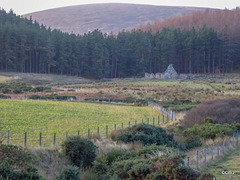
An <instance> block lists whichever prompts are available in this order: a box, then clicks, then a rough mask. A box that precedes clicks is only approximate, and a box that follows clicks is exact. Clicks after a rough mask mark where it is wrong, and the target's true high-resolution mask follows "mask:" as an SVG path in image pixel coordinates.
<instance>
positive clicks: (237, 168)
mask: <svg viewBox="0 0 240 180" xmlns="http://www.w3.org/2000/svg"><path fill="white" fill-rule="evenodd" d="M222 171H228V172H230V171H231V172H234V174H222ZM203 172H205V173H211V174H213V175H215V176H216V178H217V179H221V180H222V179H223V180H225V179H226V180H230V179H234V180H238V179H240V146H238V148H237V149H234V150H232V151H231V152H230V153H229V154H227V155H225V156H224V157H222V158H221V159H219V160H217V161H214V162H213V163H211V164H210V165H209V166H207V167H206V168H204V169H203Z"/></svg>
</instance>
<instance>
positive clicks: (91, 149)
mask: <svg viewBox="0 0 240 180" xmlns="http://www.w3.org/2000/svg"><path fill="white" fill-rule="evenodd" d="M62 149H63V152H64V153H65V154H66V155H67V156H68V157H69V158H70V160H71V162H72V163H73V165H75V166H78V167H81V166H82V167H88V166H92V165H93V161H94V160H95V158H96V146H95V145H94V144H93V143H92V141H90V140H88V139H84V138H81V137H79V136H72V137H69V138H68V139H67V140H66V141H64V142H63V144H62Z"/></svg>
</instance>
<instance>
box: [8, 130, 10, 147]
mask: <svg viewBox="0 0 240 180" xmlns="http://www.w3.org/2000/svg"><path fill="white" fill-rule="evenodd" d="M9 143H10V130H8V136H7V144H8V145H9Z"/></svg>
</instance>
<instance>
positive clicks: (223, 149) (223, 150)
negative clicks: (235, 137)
mask: <svg viewBox="0 0 240 180" xmlns="http://www.w3.org/2000/svg"><path fill="white" fill-rule="evenodd" d="M223 154H225V140H224V139H223Z"/></svg>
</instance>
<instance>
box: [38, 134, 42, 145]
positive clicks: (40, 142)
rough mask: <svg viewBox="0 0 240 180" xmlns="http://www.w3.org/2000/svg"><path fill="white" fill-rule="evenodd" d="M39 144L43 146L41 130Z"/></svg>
mask: <svg viewBox="0 0 240 180" xmlns="http://www.w3.org/2000/svg"><path fill="white" fill-rule="evenodd" d="M39 145H40V146H42V133H41V132H40V137H39Z"/></svg>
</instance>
